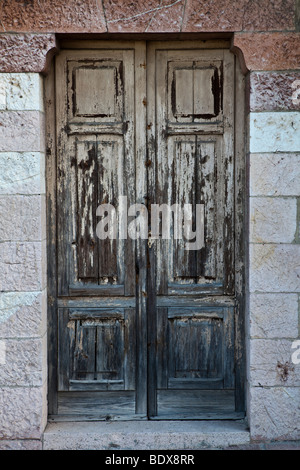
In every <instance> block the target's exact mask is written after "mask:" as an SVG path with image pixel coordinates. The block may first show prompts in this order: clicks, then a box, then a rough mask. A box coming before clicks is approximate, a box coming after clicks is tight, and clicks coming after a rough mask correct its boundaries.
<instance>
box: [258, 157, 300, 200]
mask: <svg viewBox="0 0 300 470" xmlns="http://www.w3.org/2000/svg"><path fill="white" fill-rule="evenodd" d="M250 195H251V196H259V195H261V196H300V153H280V154H276V153H268V154H252V155H250Z"/></svg>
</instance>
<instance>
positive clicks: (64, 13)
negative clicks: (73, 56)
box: [1, 0, 106, 36]
mask: <svg viewBox="0 0 300 470" xmlns="http://www.w3.org/2000/svg"><path fill="white" fill-rule="evenodd" d="M2 7H3V8H2V11H1V23H2V26H3V28H5V31H14V32H15V31H19V32H20V31H21V32H26V31H29V32H31V31H37V32H41V31H44V32H47V31H54V32H56V33H58V32H62V33H65V32H73V33H74V32H84V33H89V32H98V33H103V32H105V31H106V28H105V19H104V18H105V17H104V12H103V7H102V3H101V2H98V1H96V0H85V1H84V2H82V1H81V0H66V1H64V2H61V1H60V0H46V1H45V0H44V1H43V2H41V1H39V0H31V1H30V2H23V3H22V5H21V6H20V3H19V2H18V0H10V1H9V2H8V3H4V4H3V5H2ZM20 9H21V11H20ZM42 36H45V35H42Z"/></svg>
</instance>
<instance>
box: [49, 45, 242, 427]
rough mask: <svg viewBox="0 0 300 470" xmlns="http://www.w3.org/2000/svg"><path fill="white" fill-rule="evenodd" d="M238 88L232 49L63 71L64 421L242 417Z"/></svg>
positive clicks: (118, 53) (59, 101)
mask: <svg viewBox="0 0 300 470" xmlns="http://www.w3.org/2000/svg"><path fill="white" fill-rule="evenodd" d="M81 47H82V46H81ZM234 77H235V60H234V56H233V55H232V54H231V53H230V52H229V50H228V49H227V45H224V46H223V45H222V43H217V45H213V44H212V45H210V46H209V47H207V45H206V44H205V43H201V42H199V43H197V42H180V41H176V42H174V43H170V42H161V43H159V42H156V43H155V42H150V43H146V42H144V41H137V42H129V41H128V42H111V41H102V42H91V43H88V44H87V45H86V46H84V48H77V47H71V46H70V47H67V48H65V49H63V50H62V51H61V53H60V54H59V55H58V57H57V58H56V64H55V96H56V104H55V109H56V111H55V121H56V140H55V148H56V161H55V163H54V161H53V163H52V165H53V168H54V170H53V174H55V181H56V182H55V185H54V186H53V187H54V188H55V189H54V191H53V194H52V196H51V197H52V199H51V197H50V199H49V201H51V200H53V201H54V200H55V208H56V209H55V217H53V220H54V225H55V228H54V229H53V228H52V232H51V233H52V234H54V235H53V237H54V238H55V240H52V250H55V256H56V269H55V270H53V273H54V274H53V276H52V280H51V282H53V283H54V284H55V286H56V287H55V292H56V296H55V299H54V300H53V299H52V304H51V309H52V310H51V311H52V312H54V313H53V320H52V321H54V323H55V327H54V328H53V331H55V334H56V335H57V344H56V347H54V346H53V345H52V346H51V347H52V349H53V350H54V354H53V358H54V359H52V361H54V362H52V366H51V367H52V371H53V373H52V376H53V377H54V379H53V380H54V382H55V388H56V390H55V393H54V395H55V397H56V398H55V400H56V401H55V403H56V404H55V406H54V407H53V409H55V413H56V414H58V415H60V416H69V417H74V416H75V417H77V418H78V417H80V416H81V417H82V418H83V419H85V418H86V417H88V418H90V419H137V418H138V419H142V418H146V419H147V418H152V419H191V418H193V419H195V418H199V419H201V418H228V417H231V416H234V415H235V413H236V411H237V410H239V411H240V409H241V406H240V405H239V404H238V403H237V396H239V392H238V390H237V389H238V387H239V383H238V382H239V381H238V380H237V374H236V372H237V368H238V367H239V364H238V363H237V361H236V351H237V347H236V345H237V342H238V341H239V338H238V337H237V336H238V335H237V331H238V329H237V328H236V325H235V323H236V318H237V315H238V314H237V310H238V308H239V307H238V305H237V304H236V295H235V276H234V273H235V256H234V252H235V250H234V243H235V239H234V238H235V237H234V233H235V217H234V204H235V179H234V174H235V143H234V103H235V95H234ZM53 253H54V251H53ZM54 262H55V261H54V260H51V259H50V264H51V263H54ZM53 277H55V280H54V279H53ZM52 339H53V338H52ZM51 387H52V388H53V383H52V384H51Z"/></svg>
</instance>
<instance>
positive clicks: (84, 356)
mask: <svg viewBox="0 0 300 470" xmlns="http://www.w3.org/2000/svg"><path fill="white" fill-rule="evenodd" d="M73 323H74V324H75V325H74V327H75V338H74V345H70V351H71V356H73V358H74V359H73V364H72V365H70V366H71V367H72V377H71V378H72V379H74V380H94V379H95V367H96V362H95V360H96V358H95V341H96V338H95V335H96V329H95V327H93V326H92V325H91V326H86V325H85V321H81V320H77V321H74V322H73Z"/></svg>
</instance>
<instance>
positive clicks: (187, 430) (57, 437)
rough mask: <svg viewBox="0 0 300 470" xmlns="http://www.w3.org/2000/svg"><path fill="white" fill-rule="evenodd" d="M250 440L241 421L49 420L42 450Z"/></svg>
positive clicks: (205, 445)
mask: <svg viewBox="0 0 300 470" xmlns="http://www.w3.org/2000/svg"><path fill="white" fill-rule="evenodd" d="M249 443H250V434H249V431H248V430H247V427H246V424H245V423H244V421H243V420H241V421H110V422H104V421H89V422H87V421H83V422H55V423H49V424H48V425H47V427H46V430H45V433H44V437H43V449H44V450H198V449H224V448H228V447H230V446H243V445H247V444H249Z"/></svg>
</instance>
